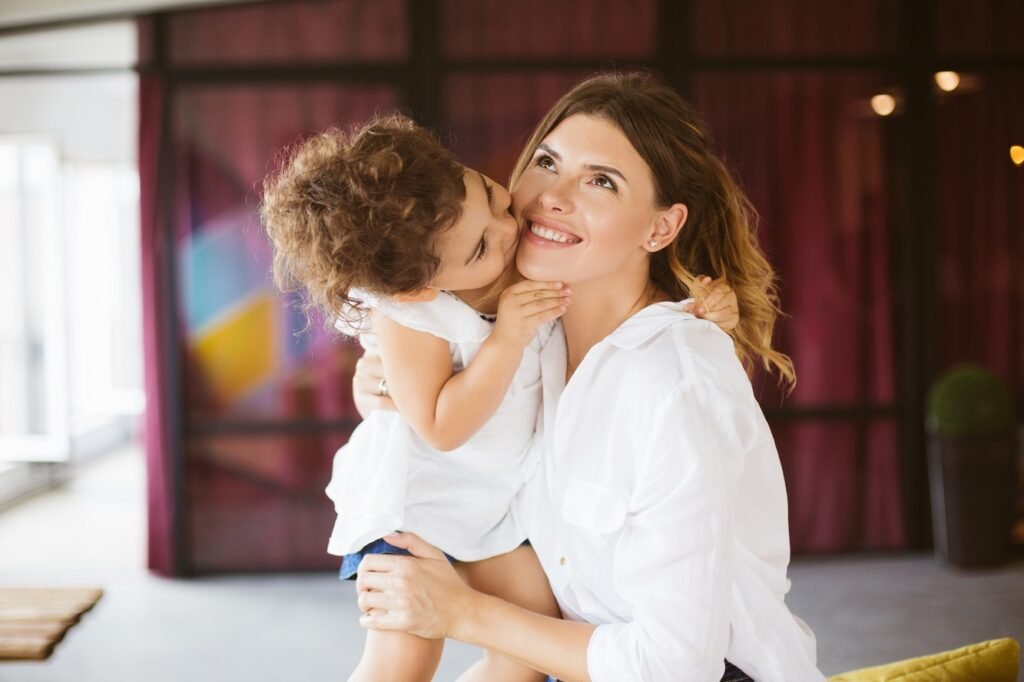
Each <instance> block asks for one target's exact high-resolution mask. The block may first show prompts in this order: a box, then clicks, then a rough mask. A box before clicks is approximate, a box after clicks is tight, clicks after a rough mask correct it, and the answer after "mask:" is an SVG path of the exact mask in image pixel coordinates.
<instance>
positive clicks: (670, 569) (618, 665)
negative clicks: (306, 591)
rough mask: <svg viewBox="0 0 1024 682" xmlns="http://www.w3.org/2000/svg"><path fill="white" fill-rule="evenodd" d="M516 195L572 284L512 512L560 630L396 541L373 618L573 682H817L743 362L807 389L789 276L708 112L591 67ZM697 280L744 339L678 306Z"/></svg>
mask: <svg viewBox="0 0 1024 682" xmlns="http://www.w3.org/2000/svg"><path fill="white" fill-rule="evenodd" d="M511 186H512V187H513V209H514V214H515V215H516V216H517V218H518V220H519V221H520V224H521V229H522V230H523V232H522V238H521V243H520V247H519V253H518V256H517V265H518V267H519V270H520V271H521V272H522V273H523V274H524V275H526V276H527V277H528V278H530V279H535V280H560V281H565V282H568V283H569V284H570V285H571V286H572V288H573V291H574V302H573V305H572V306H571V308H570V309H569V311H568V312H567V313H566V314H565V316H564V317H563V319H562V327H563V329H564V335H563V334H554V335H553V336H552V338H551V341H550V342H548V344H547V345H546V346H545V348H544V351H543V354H542V368H543V383H544V406H543V412H542V416H541V419H540V420H539V425H538V433H537V436H536V438H535V447H538V448H542V457H541V458H540V464H539V466H538V469H537V471H536V473H535V474H534V476H533V477H532V479H530V481H529V482H528V483H527V484H526V486H525V487H524V488H523V489H522V491H521V492H520V494H519V495H518V497H517V500H516V504H515V508H514V512H515V514H516V516H517V518H518V519H519V521H520V523H521V524H522V525H523V527H524V528H525V530H526V532H527V534H528V536H529V538H530V541H531V544H532V545H533V548H534V549H535V550H536V553H537V556H538V558H539V560H540V562H541V564H542V566H543V568H544V571H545V573H546V574H547V576H548V579H549V580H550V582H551V586H552V589H553V590H554V593H555V596H556V597H557V599H558V603H559V606H560V607H561V610H562V613H563V616H564V617H565V620H558V619H554V618H550V617H546V616H542V615H539V614H536V613H532V612H529V611H526V610H524V609H521V608H518V607H515V606H513V605H511V604H508V603H506V602H503V601H501V600H499V599H496V598H494V597H489V596H486V595H483V594H481V593H479V592H475V591H473V590H472V589H470V588H469V587H467V586H466V585H465V584H464V583H463V582H462V581H461V580H460V579H459V578H458V576H457V575H456V574H455V572H454V571H453V570H452V568H451V567H450V566H449V564H448V562H447V561H445V560H444V555H443V554H442V553H441V552H439V551H438V550H436V549H435V548H433V547H431V546H429V545H428V544H426V543H425V542H423V541H422V540H421V539H419V538H418V537H416V536H415V535H412V534H398V535H395V536H391V537H389V538H388V541H389V542H391V543H393V544H396V545H399V546H401V547H404V548H406V549H408V550H409V551H410V552H411V553H412V554H413V555H414V557H418V558H412V557H397V556H382V557H370V558H369V559H368V560H367V561H364V563H363V565H362V567H361V568H360V575H359V579H358V581H357V586H358V589H359V604H360V607H361V608H362V609H363V611H364V613H365V615H364V616H363V619H362V624H363V625H364V626H365V627H368V628H371V629H382V630H388V629H399V630H405V631H407V632H411V633H413V634H417V635H419V636H422V637H428V638H437V637H454V638H456V639H460V640H462V641H465V642H468V643H471V644H476V645H478V646H482V647H485V648H487V649H490V650H492V651H495V652H497V653H499V654H501V655H504V656H507V657H509V658H511V659H513V660H516V661H519V662H521V663H524V664H526V665H528V666H530V667H533V668H535V669H537V670H541V671H544V672H546V673H548V674H549V675H553V676H555V677H557V678H558V679H561V680H609V681H612V680H614V681H615V682H621V681H623V680H719V679H729V680H733V679H750V678H753V679H756V680H768V681H770V680H785V681H786V682H792V681H794V680H797V681H801V682H802V681H804V680H821V679H823V678H822V676H821V673H820V672H819V671H818V670H817V668H816V666H815V654H814V637H813V635H812V634H811V633H810V631H809V630H808V629H807V627H806V626H805V625H804V624H803V623H802V622H801V621H800V620H799V619H797V618H796V617H795V616H793V615H792V614H791V613H790V612H789V610H788V609H787V607H786V605H785V601H784V596H785V594H786V592H787V590H788V587H789V583H788V580H787V579H786V568H787V565H788V563H789V540H788V525H787V517H786V514H787V512H786V494H785V487H784V483H783V478H782V471H781V467H780V464H779V460H778V455H777V452H776V450H775V446H774V443H773V441H772V438H771V433H770V431H769V429H768V426H767V424H766V422H765V420H764V417H763V416H762V414H761V411H760V409H759V407H758V405H757V402H756V401H755V399H754V396H753V393H752V390H751V387H750V383H749V380H748V378H747V375H746V373H745V372H744V368H743V366H742V364H741V359H742V360H743V361H744V362H746V363H748V364H749V363H752V362H755V361H760V362H762V363H763V364H764V365H765V366H766V367H768V368H769V369H775V370H777V371H778V372H779V373H780V374H781V375H782V376H783V377H784V378H787V379H791V378H792V369H791V366H790V363H789V360H788V358H786V357H785V356H783V355H781V354H779V353H777V352H775V351H773V350H772V349H771V347H770V341H771V333H772V328H773V326H774V321H775V317H776V315H777V312H778V309H777V306H776V297H775V293H774V287H773V283H772V277H773V275H772V271H771V269H770V267H769V266H768V264H767V262H766V261H765V260H764V258H763V256H762V255H761V254H760V252H759V250H758V248H757V244H756V240H755V238H754V234H753V223H754V220H753V217H752V216H753V214H752V211H751V209H750V207H749V204H748V202H747V200H746V198H745V197H744V195H743V194H742V192H741V191H740V190H739V189H738V188H737V186H736V185H735V183H734V182H733V181H732V179H731V178H730V176H729V174H728V173H727V171H726V170H725V169H724V167H723V166H722V164H721V162H720V161H719V160H718V159H717V158H716V157H715V156H714V155H713V154H712V153H711V152H710V151H709V150H708V146H707V139H706V135H705V133H704V131H703V128H702V126H701V125H700V123H699V122H698V120H697V118H696V116H695V115H694V114H693V112H692V111H691V110H690V109H689V108H688V107H687V106H686V104H685V103H684V102H683V100H682V99H681V98H680V97H679V95H678V94H677V93H675V92H674V91H672V90H671V89H669V88H667V87H666V86H664V85H662V84H660V83H658V82H656V81H654V80H652V79H651V78H649V77H647V76H644V75H637V74H631V75H601V76H597V77H595V78H592V79H590V80H588V81H586V82H584V83H582V84H581V85H579V86H577V87H576V88H574V89H573V90H572V91H570V92H569V93H567V94H566V95H565V96H564V97H563V98H562V99H561V100H560V101H559V102H558V103H557V104H556V105H555V106H554V108H553V109H552V110H551V111H550V112H549V113H548V115H547V116H546V117H545V118H544V120H543V121H541V123H540V125H539V126H538V128H537V130H536V131H535V132H534V134H533V136H532V138H531V140H530V142H529V143H528V145H527V148H526V149H525V150H524V152H523V155H522V156H521V157H520V160H519V163H518V164H517V166H516V169H515V171H514V173H513V176H512V182H511ZM690 272H707V273H709V274H712V275H713V276H715V277H722V276H724V277H726V278H727V279H728V280H729V282H730V284H731V285H732V287H733V288H734V290H735V292H736V295H737V298H738V300H739V305H740V310H741V315H742V317H741V320H740V324H739V326H738V328H737V329H736V331H735V332H734V342H735V346H734V343H733V340H730V339H729V337H728V336H726V335H725V334H724V333H722V332H721V331H720V330H719V329H717V328H716V327H715V326H714V325H712V324H709V323H707V322H704V321H700V320H697V319H696V318H694V317H693V316H692V315H690V314H688V313H686V312H684V311H683V305H684V304H683V303H681V302H680V301H682V299H685V298H686V297H687V294H688V291H689V286H691V285H692V279H691V277H690V274H689V273H690ZM737 355H738V356H739V358H738V357H737ZM726 661H728V663H727V662H726ZM744 672H745V673H746V674H748V675H749V676H750V677H747V676H746V675H744ZM723 673H724V675H725V676H724V677H723Z"/></svg>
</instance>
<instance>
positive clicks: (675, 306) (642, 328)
mask: <svg viewBox="0 0 1024 682" xmlns="http://www.w3.org/2000/svg"><path fill="white" fill-rule="evenodd" d="M692 301H693V299H692V298H688V299H686V300H684V301H664V302H662V303H653V304H651V305H649V306H647V307H646V308H644V309H643V310H641V311H640V312H638V313H636V314H634V315H632V316H631V317H629V318H628V319H627V320H626V321H625V322H623V323H622V324H620V325H619V326H618V327H617V328H616V329H615V331H613V332H612V333H611V334H609V335H608V336H607V337H605V340H606V341H607V342H608V343H610V344H612V345H614V346H616V347H618V348H622V349H625V350H631V349H633V348H636V347H637V346H639V345H641V344H643V343H645V342H647V341H649V340H651V339H652V338H654V337H655V336H657V335H658V333H659V332H661V331H662V330H663V329H664V328H665V327H667V326H669V325H670V324H673V323H674V322H678V321H679V320H684V319H697V318H696V317H695V316H694V315H693V314H692V313H687V312H683V306H684V305H686V304H687V303H690V302H692Z"/></svg>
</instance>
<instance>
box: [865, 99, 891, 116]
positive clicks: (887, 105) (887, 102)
mask: <svg viewBox="0 0 1024 682" xmlns="http://www.w3.org/2000/svg"><path fill="white" fill-rule="evenodd" d="M871 108H872V109H874V110H875V113H876V114H878V115H879V116H888V115H889V114H891V113H892V112H894V111H896V98H895V97H893V96H892V95H875V96H874V97H872V98H871Z"/></svg>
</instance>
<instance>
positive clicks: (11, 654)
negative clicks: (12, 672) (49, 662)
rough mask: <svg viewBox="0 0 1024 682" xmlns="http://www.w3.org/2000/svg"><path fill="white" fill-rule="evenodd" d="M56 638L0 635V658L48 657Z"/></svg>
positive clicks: (36, 659) (36, 658) (39, 658)
mask: <svg viewBox="0 0 1024 682" xmlns="http://www.w3.org/2000/svg"><path fill="white" fill-rule="evenodd" d="M56 644H57V640H54V639H50V638H47V637H38V636H36V637H33V636H28V635H23V636H19V635H0V660H8V661H10V660H35V661H38V660H42V659H44V658H49V656H50V654H51V653H53V647H54V646H56Z"/></svg>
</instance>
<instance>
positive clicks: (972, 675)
mask: <svg viewBox="0 0 1024 682" xmlns="http://www.w3.org/2000/svg"><path fill="white" fill-rule="evenodd" d="M1019 657H1020V645H1019V644H1018V643H1017V641H1016V640H1014V639H1010V638H1009V637H1007V638H1004V639H993V640H989V641H987V642H980V643H978V644H971V645H969V646H965V647H961V648H960V649H954V650H953V651H943V652H942V653H939V654H931V655H930V656H921V657H920V658H911V659H908V660H906V661H897V662H896V663H889V664H886V665H880V666H876V667H873V668H863V669H861V670H854V671H853V672H848V673H843V674H841V675H834V676H832V677H830V678H828V679H829V682H1017V670H1018V663H1019Z"/></svg>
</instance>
